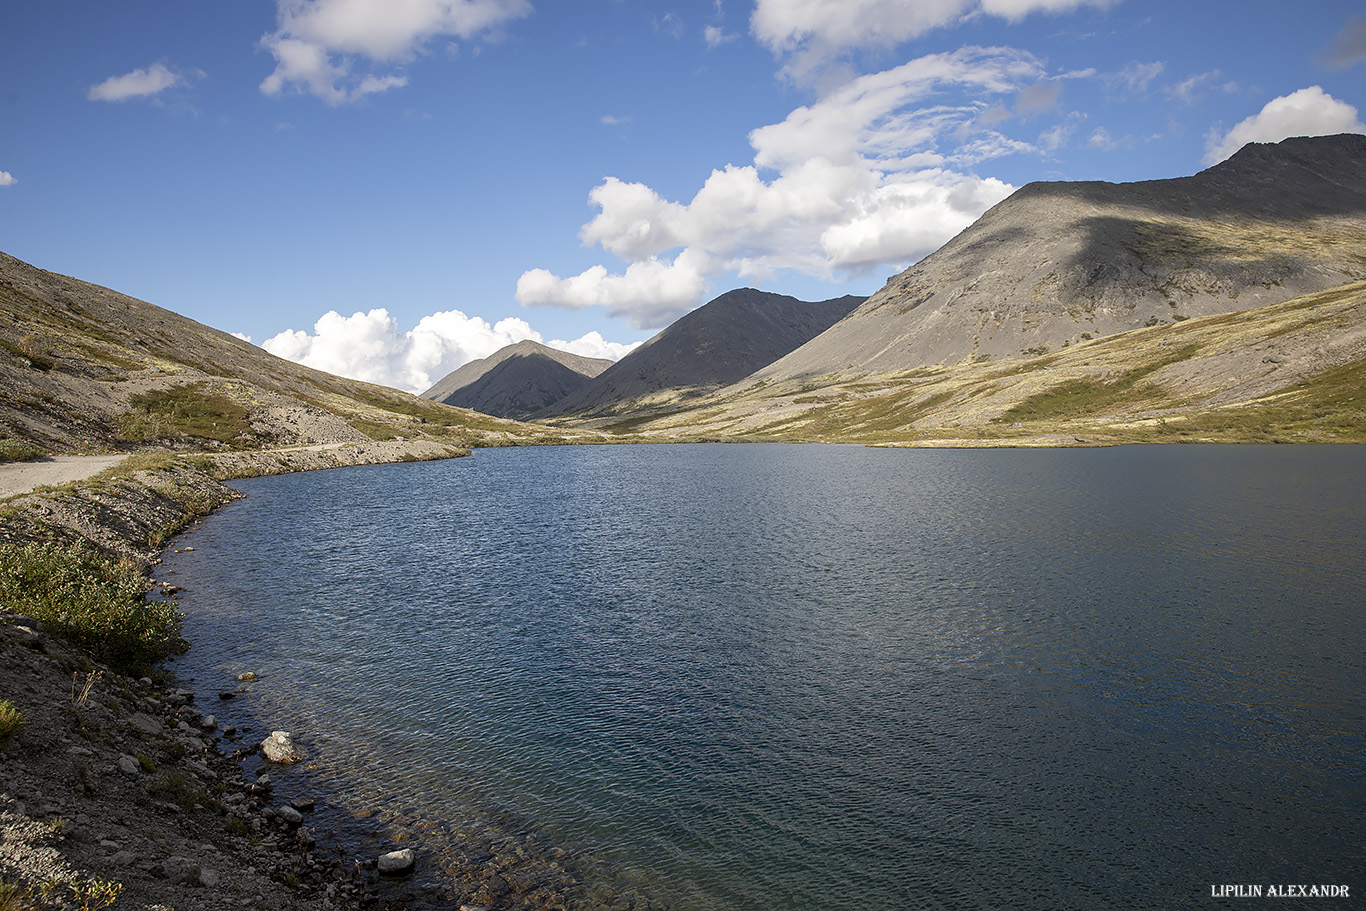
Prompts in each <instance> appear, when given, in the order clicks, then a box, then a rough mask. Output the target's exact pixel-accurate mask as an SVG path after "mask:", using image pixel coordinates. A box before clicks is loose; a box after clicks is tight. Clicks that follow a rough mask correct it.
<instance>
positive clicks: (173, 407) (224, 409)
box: [119, 383, 251, 443]
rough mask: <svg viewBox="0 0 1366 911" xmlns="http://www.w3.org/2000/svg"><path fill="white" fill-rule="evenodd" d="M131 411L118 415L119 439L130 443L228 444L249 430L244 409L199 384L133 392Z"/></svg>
mask: <svg viewBox="0 0 1366 911" xmlns="http://www.w3.org/2000/svg"><path fill="white" fill-rule="evenodd" d="M131 404H132V406H133V410H132V411H130V412H127V413H125V414H122V415H119V438H120V439H123V440H127V441H129V442H140V443H145V442H152V441H155V440H164V439H197V440H216V441H217V442H220V443H231V442H233V441H234V440H236V439H237V438H238V437H239V436H242V435H243V434H245V433H247V432H249V431H250V430H251V426H250V424H248V422H247V409H245V408H243V407H242V406H241V405H239V404H237V403H236V402H234V401H233V400H232V399H229V398H227V397H225V396H222V395H218V394H216V393H213V392H210V391H208V390H207V389H206V388H205V387H204V385H203V384H202V383H195V384H192V385H189V386H176V387H174V388H172V389H164V390H162V391H160V392H149V393H146V394H144V395H135V396H133V398H132V402H131Z"/></svg>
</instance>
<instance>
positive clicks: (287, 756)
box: [261, 731, 308, 764]
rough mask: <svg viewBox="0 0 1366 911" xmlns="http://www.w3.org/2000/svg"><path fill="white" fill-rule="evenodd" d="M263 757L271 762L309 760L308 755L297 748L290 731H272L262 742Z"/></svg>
mask: <svg viewBox="0 0 1366 911" xmlns="http://www.w3.org/2000/svg"><path fill="white" fill-rule="evenodd" d="M261 755H262V756H264V757H265V758H266V760H267V761H269V762H279V763H286V764H287V763H291V762H299V761H300V760H302V759H307V758H308V754H307V753H306V752H304V751H303V750H302V749H301V748H300V747H298V746H296V745H295V743H294V740H293V737H292V736H291V735H290V733H289V731H271V732H270V736H269V737H267V738H266V739H265V740H262V741H261Z"/></svg>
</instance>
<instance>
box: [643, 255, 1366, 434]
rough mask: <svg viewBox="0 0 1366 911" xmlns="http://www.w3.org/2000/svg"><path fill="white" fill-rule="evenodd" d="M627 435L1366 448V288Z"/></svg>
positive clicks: (680, 419) (705, 411)
mask: <svg viewBox="0 0 1366 911" xmlns="http://www.w3.org/2000/svg"><path fill="white" fill-rule="evenodd" d="M619 429H621V430H630V431H632V432H634V433H637V434H640V435H642V436H644V437H647V438H730V439H778V440H821V441H840V442H862V443H874V444H909V445H1067V444H1073V443H1077V442H1086V443H1097V444H1103V443H1124V442H1195V441H1209V442H1214V441H1226V442H1266V441H1283V442H1366V282H1356V283H1352V284H1348V285H1343V286H1340V287H1337V288H1334V289H1332V290H1329V291H1324V292H1319V293H1316V294H1310V295H1306V296H1303V297H1299V298H1296V299H1294V300H1290V301H1284V302H1281V303H1277V304H1269V305H1266V306H1262V307H1257V308H1254V309H1250V310H1243V311H1238V312H1234V313H1225V314H1218V315H1214V316H1208V317H1202V318H1196V319H1189V320H1183V321H1179V322H1176V323H1173V324H1164V325H1160V326H1153V327H1149V328H1143V329H1136V330H1132V331H1129V332H1125V333H1121V334H1117V335H1113V336H1107V337H1105V338H1102V339H1094V340H1086V339H1083V340H1081V341H1080V342H1079V343H1077V344H1075V345H1072V344H1069V345H1068V346H1066V347H1064V348H1062V349H1061V350H1059V351H1056V352H1052V353H1049V354H1045V355H1042V356H1038V357H1031V358H1020V359H1014V360H1006V361H991V362H984V363H973V364H965V365H959V366H956V367H930V368H922V369H920V370H912V371H904V372H900V373H891V374H881V375H871V374H868V375H861V376H853V377H843V376H833V377H826V378H810V379H806V380H804V381H801V382H788V383H777V382H773V381H771V380H768V381H765V380H759V381H755V382H753V383H752V384H750V385H745V384H738V385H736V386H734V387H731V388H730V389H728V390H725V391H724V392H723V393H722V394H719V395H715V396H712V397H709V398H707V399H705V400H702V401H699V402H696V403H693V404H692V405H691V406H690V407H681V406H677V407H674V408H672V409H667V408H662V409H660V410H658V411H656V412H653V413H642V414H639V415H637V416H636V418H635V419H634V420H633V421H632V422H631V425H630V426H629V427H626V426H622V427H620V428H619Z"/></svg>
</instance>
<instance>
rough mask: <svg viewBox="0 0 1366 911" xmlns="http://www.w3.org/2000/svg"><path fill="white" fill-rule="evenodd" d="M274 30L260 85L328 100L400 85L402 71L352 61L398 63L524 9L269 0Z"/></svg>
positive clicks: (510, 0)
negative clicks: (270, 65) (271, 64)
mask: <svg viewBox="0 0 1366 911" xmlns="http://www.w3.org/2000/svg"><path fill="white" fill-rule="evenodd" d="M276 5H277V24H278V27H277V28H276V30H275V31H274V32H271V33H270V34H267V35H265V36H263V37H262V38H261V46H262V47H264V48H265V49H266V50H268V51H270V53H271V54H272V55H274V57H275V62H276V65H275V71H274V72H272V73H271V74H270V75H269V76H267V77H266V79H265V80H264V81H263V82H262V83H261V91H262V92H264V93H265V94H267V95H277V94H279V93H281V92H284V91H287V90H297V91H304V92H308V93H309V94H312V95H316V96H318V97H319V98H321V99H323V100H324V101H325V102H327V103H328V104H333V105H336V104H343V103H346V102H349V101H357V100H359V99H361V98H364V97H366V96H367V95H373V94H376V93H378V92H384V91H387V90H389V89H392V88H399V87H402V86H404V85H406V84H407V82H408V80H407V78H406V77H404V76H401V75H397V74H394V73H366V74H358V73H356V72H355V70H356V66H357V63H358V62H360V61H369V62H370V63H371V64H380V65H384V64H390V65H392V64H400V63H403V62H405V61H407V60H410V59H412V58H413V57H414V56H416V55H417V54H418V53H420V52H421V51H422V50H423V49H424V48H425V46H426V44H427V43H428V42H430V41H433V40H436V39H438V38H450V39H461V40H471V39H473V38H475V37H477V36H479V35H481V34H484V35H487V34H489V33H491V32H493V31H494V30H495V29H497V28H498V27H499V26H501V25H503V24H504V23H506V22H509V21H511V20H513V19H518V18H521V17H523V16H526V15H528V14H529V13H530V12H531V4H530V2H529V0H402V2H391V0H276Z"/></svg>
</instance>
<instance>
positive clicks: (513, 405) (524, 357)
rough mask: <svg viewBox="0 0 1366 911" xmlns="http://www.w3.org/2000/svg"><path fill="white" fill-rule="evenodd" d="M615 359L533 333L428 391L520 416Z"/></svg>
mask: <svg viewBox="0 0 1366 911" xmlns="http://www.w3.org/2000/svg"><path fill="white" fill-rule="evenodd" d="M612 363H613V362H612V361H610V360H607V359H605V358H597V357H583V356H581V355H578V354H570V353H569V352H567V351H560V350H558V349H555V348H548V347H546V346H545V345H542V344H539V343H537V342H533V341H531V340H530V339H527V340H525V341H520V342H517V343H516V344H514V345H508V346H506V347H504V348H500V349H499V350H497V351H495V352H494V353H493V354H491V355H489V356H488V357H486V358H482V359H480V360H477V361H471V362H470V363H468V364H465V365H464V366H462V367H460V368H458V369H456V370H455V371H453V372H451V373H448V374H446V376H445V377H443V378H442V379H441V380H440V381H438V382H437V383H436V385H434V386H432V388H431V389H428V390H427V391H426V392H424V393H422V397H423V398H424V399H431V400H432V401H434V402H442V403H444V404H446V405H455V406H458V407H460V408H472V409H473V410H475V411H480V412H483V413H484V414H491V415H494V416H496V417H500V418H519V419H520V418H525V417H527V416H528V415H530V414H532V413H534V412H537V411H540V410H541V409H542V408H545V407H546V406H547V405H552V404H554V403H555V402H558V401H559V400H560V399H562V398H564V397H565V396H567V395H569V394H570V393H572V392H574V391H575V390H577V389H578V388H579V387H581V386H583V385H584V384H585V383H587V382H588V381H589V380H591V379H592V378H593V377H595V376H597V375H598V374H600V373H602V372H603V371H604V370H606V369H607V368H608V367H611V366H612Z"/></svg>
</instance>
